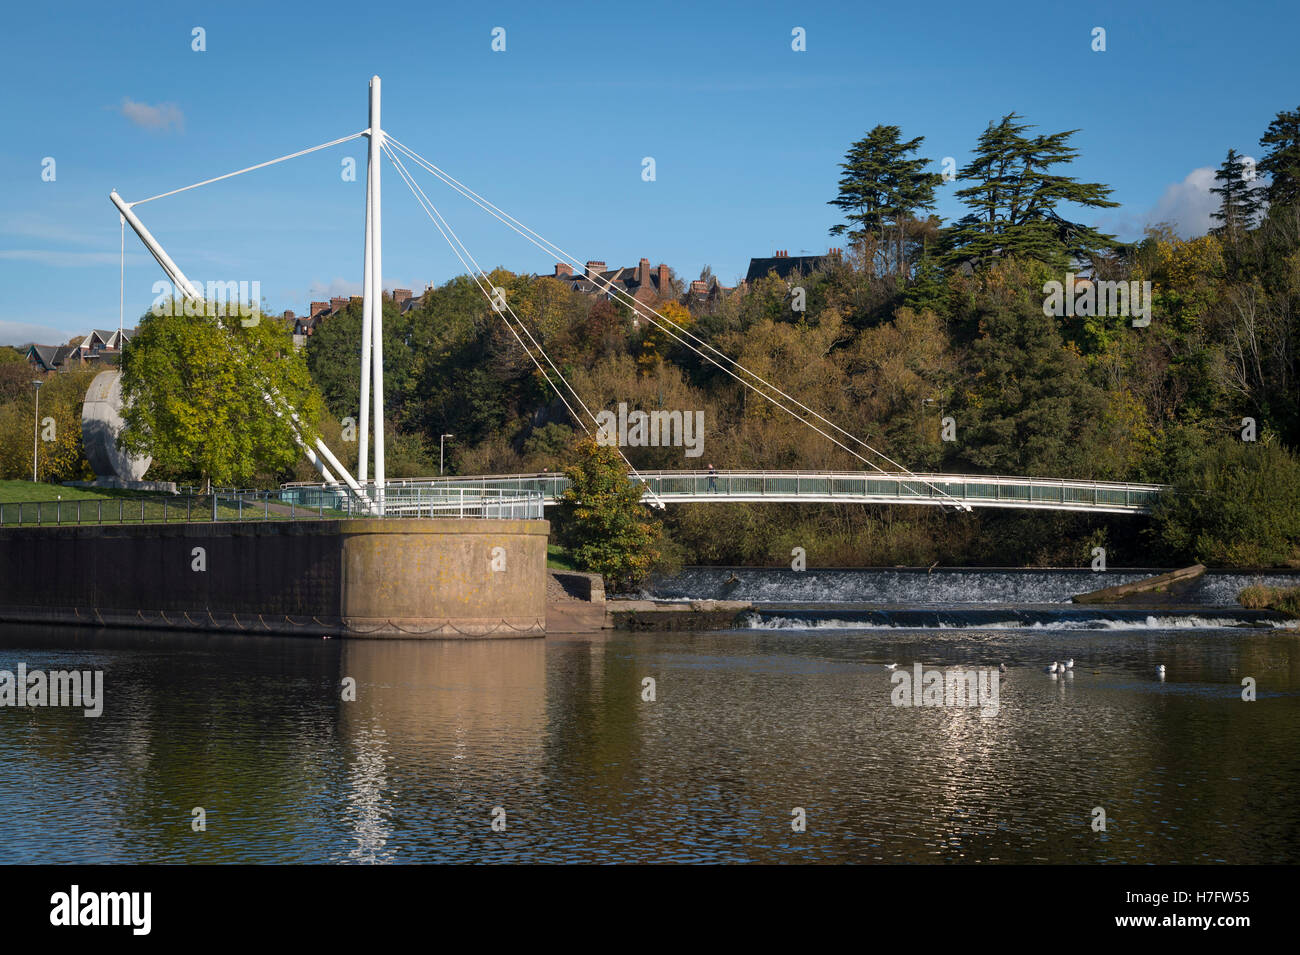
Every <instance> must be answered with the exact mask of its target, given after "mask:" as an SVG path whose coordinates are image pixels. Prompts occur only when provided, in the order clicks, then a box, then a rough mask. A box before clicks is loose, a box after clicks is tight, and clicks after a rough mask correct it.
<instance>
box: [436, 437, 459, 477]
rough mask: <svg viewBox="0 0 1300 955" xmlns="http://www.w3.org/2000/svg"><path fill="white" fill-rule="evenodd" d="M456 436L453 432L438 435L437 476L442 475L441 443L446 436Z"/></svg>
mask: <svg viewBox="0 0 1300 955" xmlns="http://www.w3.org/2000/svg"><path fill="white" fill-rule="evenodd" d="M454 437H456V436H455V435H454V434H443V435H439V436H438V477H442V443H443V442H444V441H445V440H446V439H447V438H454Z"/></svg>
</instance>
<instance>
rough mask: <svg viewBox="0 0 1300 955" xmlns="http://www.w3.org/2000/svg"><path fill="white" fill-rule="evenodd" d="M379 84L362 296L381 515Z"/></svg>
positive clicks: (374, 90) (374, 91) (374, 82)
mask: <svg viewBox="0 0 1300 955" xmlns="http://www.w3.org/2000/svg"><path fill="white" fill-rule="evenodd" d="M379 93H380V83H379V77H378V76H372V77H371V78H370V157H369V162H368V165H367V173H366V187H367V198H366V207H367V208H368V209H369V210H370V241H369V246H370V284H369V285H367V286H366V288H365V296H366V298H367V299H369V302H370V366H371V374H372V375H373V379H374V395H373V402H372V405H371V417H372V418H373V420H374V429H375V437H374V446H375V470H374V476H375V506H376V508H377V509H378V512H379V514H380V516H383V513H384V480H385V478H384V265H383V262H384V258H383V206H382V202H381V199H380V170H381V168H382V167H383V155H382V154H381V152H380V150H381V148H382V147H383V142H384V130H383V126H382V125H381V122H380V117H379Z"/></svg>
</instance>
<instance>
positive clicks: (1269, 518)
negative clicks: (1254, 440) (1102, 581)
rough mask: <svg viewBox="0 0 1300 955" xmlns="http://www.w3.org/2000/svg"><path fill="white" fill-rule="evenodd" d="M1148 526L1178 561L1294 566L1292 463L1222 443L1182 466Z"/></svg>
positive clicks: (1297, 546)
mask: <svg viewBox="0 0 1300 955" xmlns="http://www.w3.org/2000/svg"><path fill="white" fill-rule="evenodd" d="M1151 518H1152V531H1153V533H1154V534H1155V535H1156V537H1157V539H1158V540H1159V541H1160V542H1161V543H1162V544H1163V545H1164V546H1165V547H1166V548H1167V549H1168V550H1169V551H1170V552H1171V553H1172V554H1173V555H1174V556H1176V557H1178V558H1179V559H1181V560H1196V561H1199V562H1201V563H1205V564H1209V565H1211V566H1225V565H1226V566H1236V567H1268V566H1292V567H1295V566H1300V460H1297V459H1296V457H1295V455H1293V454H1291V453H1290V452H1288V451H1287V450H1286V449H1285V448H1283V447H1281V446H1280V445H1276V444H1274V445H1268V444H1249V443H1246V442H1243V441H1236V440H1231V439H1229V440H1227V441H1224V442H1222V443H1220V444H1218V445H1216V446H1213V447H1211V448H1209V449H1208V453H1203V454H1200V455H1198V456H1196V457H1193V458H1189V459H1187V460H1185V461H1184V462H1183V464H1182V466H1181V467H1180V469H1179V471H1178V472H1177V473H1176V474H1175V475H1174V490H1173V492H1172V493H1170V494H1166V495H1162V496H1161V499H1160V500H1159V501H1158V502H1157V503H1156V505H1155V506H1154V507H1153V508H1152V510H1151Z"/></svg>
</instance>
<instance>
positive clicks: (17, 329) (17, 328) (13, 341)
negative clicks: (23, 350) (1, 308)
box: [0, 319, 72, 345]
mask: <svg viewBox="0 0 1300 955" xmlns="http://www.w3.org/2000/svg"><path fill="white" fill-rule="evenodd" d="M71 337H72V333H71V332H66V331H60V330H59V329H57V328H51V327H50V326H49V325H33V324H31V323H29V322H6V321H5V320H4V319H0V345H30V344H32V342H35V343H36V344H38V345H61V344H63V343H64V342H66V341H67V340H68V339H69V338H71Z"/></svg>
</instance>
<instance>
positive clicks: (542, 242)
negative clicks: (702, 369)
mask: <svg viewBox="0 0 1300 955" xmlns="http://www.w3.org/2000/svg"><path fill="white" fill-rule="evenodd" d="M385 138H386V139H392V137H388V136H386V137H385ZM392 142H393V144H394V145H395V146H396V147H397V148H398V149H400V150H401V151H402V152H403V153H405V154H406V155H407V156H408V157H410V158H411V160H412V161H414V162H416V163H418V164H419V165H421V166H423V167H424V168H425V169H427V170H428V171H429V172H431V173H433V174H434V175H435V176H436V177H438V178H439V179H440V180H442V181H443V182H444V183H446V184H447V185H449V186H451V187H452V188H453V189H454V190H456V191H457V192H459V193H460V194H461V195H462V196H464V197H465V198H467V199H469V200H470V201H471V202H473V203H474V204H475V205H477V206H479V208H481V209H483V210H484V211H485V212H487V213H488V214H489V215H492V216H493V217H494V218H496V219H497V220H498V221H500V222H502V223H504V224H505V225H507V226H508V227H509V228H511V229H512V230H513V231H514V232H516V233H518V234H519V235H521V236H523V237H524V238H525V239H527V240H528V241H529V242H531V243H532V244H533V245H535V246H537V247H538V248H539V249H542V250H543V251H545V252H548V253H549V254H553V255H558V256H559V257H561V258H563V259H567V260H568V261H569V262H571V263H573V264H574V265H575V266H580V265H581V263H580V262H579V261H578V260H577V259H576V258H575V257H573V256H572V255H570V254H569V253H567V252H565V251H564V250H563V249H561V248H560V247H559V246H557V245H555V243H553V242H551V241H550V240H548V239H546V238H545V237H544V236H542V235H540V234H539V233H537V232H535V231H534V230H532V229H530V228H529V227H528V226H526V225H524V224H523V223H522V222H519V220H517V219H515V218H514V217H513V216H511V215H510V214H509V213H507V212H504V211H503V210H501V209H499V208H498V207H497V206H495V205H494V204H493V203H491V202H490V201H489V200H487V199H484V198H483V197H482V196H479V195H478V194H477V193H475V192H474V191H473V190H472V189H470V188H469V187H468V186H465V185H464V184H463V183H461V182H459V180H456V179H455V178H454V177H452V176H451V175H450V174H448V173H446V172H444V171H443V170H441V169H440V168H438V167H437V166H435V165H434V164H433V163H431V162H429V161H428V160H426V159H424V158H423V157H422V156H420V155H419V154H418V153H416V152H415V151H414V150H412V149H410V148H409V147H407V146H404V145H403V144H402V143H401V142H399V141H397V140H396V139H392ZM534 237H535V238H534ZM599 284H600V283H599V282H597V285H599ZM604 288H605V289H606V291H607V292H609V293H612V294H614V295H620V296H622V298H624V299H626V300H627V302H628V304H629V305H630V306H631V307H632V309H633V310H634V311H636V312H637V314H639V315H641V316H642V317H644V318H645V319H646V320H647V321H649V322H650V323H651V324H652V325H654V326H655V327H656V328H658V329H660V330H661V331H663V332H664V333H665V334H667V335H669V336H671V337H672V338H673V339H674V340H676V341H678V342H680V343H681V344H682V345H684V346H686V347H687V348H688V349H690V350H691V351H693V352H694V353H695V354H697V355H699V356H700V357H701V358H703V359H704V360H705V361H708V362H709V363H710V364H712V365H714V366H716V367H717V368H719V369H720V370H722V371H724V372H726V373H727V374H729V375H731V377H733V378H735V379H736V381H738V382H740V383H741V384H742V385H744V386H745V387H747V388H750V389H751V390H753V391H755V392H757V393H758V394H759V395H760V396H761V397H763V398H765V399H767V401H769V402H770V403H772V404H774V405H776V406H777V407H779V408H781V410H783V411H785V412H786V413H787V414H789V415H791V416H792V417H793V418H795V419H796V420H797V421H800V422H801V423H802V424H804V425H807V426H808V427H809V428H812V429H813V430H814V431H816V432H817V433H818V434H820V435H822V436H823V437H824V438H826V439H827V440H828V441H830V442H831V443H833V444H835V445H836V446H838V447H840V448H842V449H843V450H845V451H847V452H848V453H849V454H851V455H852V456H853V457H855V458H857V459H858V460H859V461H861V462H862V463H863V464H865V465H867V466H868V467H871V468H874V469H875V470H877V471H879V472H880V473H882V474H888V473H889V472H887V471H885V469H884V468H881V467H880V466H879V465H877V464H875V463H874V462H873V461H870V460H868V459H867V458H864V457H863V456H862V455H860V454H858V453H857V452H856V451H854V450H853V449H852V448H849V447H847V446H846V445H845V444H843V443H842V442H840V441H838V440H836V439H835V438H834V437H833V436H831V435H829V434H827V433H826V432H825V431H822V430H821V429H820V428H818V427H817V426H816V425H815V424H813V423H812V422H810V421H808V420H807V419H805V418H803V417H801V416H800V415H798V414H797V413H795V412H794V411H792V410H791V409H790V408H788V407H786V406H785V405H783V404H782V403H781V402H780V401H778V400H776V399H775V398H773V397H772V396H771V395H769V394H767V393H766V392H764V391H763V390H762V389H760V388H759V387H757V386H756V385H754V384H753V383H752V382H748V381H745V380H744V379H743V378H741V377H740V376H738V375H736V374H735V373H734V372H732V371H731V370H730V369H728V368H726V367H724V366H722V365H720V364H718V362H717V361H716V360H715V359H713V358H712V357H710V356H709V355H706V354H704V353H703V352H702V351H701V350H700V349H699V348H696V347H695V346H694V345H692V344H691V343H690V342H688V341H686V340H685V339H683V338H682V337H681V336H680V335H677V334H674V332H673V331H670V330H669V329H667V328H664V327H663V326H662V325H660V324H659V323H658V322H656V321H655V318H653V317H651V315H650V314H647V312H651V313H653V315H654V316H657V317H658V318H659V319H661V320H662V321H663V322H665V323H667V324H668V325H670V326H672V328H673V329H676V330H677V331H680V332H682V333H684V334H686V335H688V336H689V337H690V338H692V339H694V340H695V341H697V342H699V343H700V344H701V345H703V346H704V347H705V348H707V349H708V350H709V351H710V352H712V353H713V354H715V355H717V356H718V357H720V358H722V359H724V360H726V361H727V362H729V363H731V364H732V365H734V366H735V367H736V368H738V369H740V370H741V371H743V372H745V373H746V374H748V375H750V376H751V377H752V378H754V379H756V380H757V381H759V382H762V383H763V384H764V385H765V386H767V387H768V388H770V389H771V390H772V391H774V392H776V393H777V394H779V395H781V396H782V397H784V398H786V399H787V400H788V401H790V402H792V403H793V404H795V405H797V406H798V407H799V408H801V409H803V410H804V411H806V412H808V414H810V415H812V416H813V417H815V418H817V419H818V420H820V421H822V422H825V423H826V424H827V425H828V426H830V427H831V428H834V429H835V430H836V431H838V432H839V433H840V434H842V435H844V436H845V437H847V438H849V439H850V440H852V441H855V442H856V443H858V444H859V445H861V446H862V447H864V448H866V449H867V450H868V451H870V452H871V453H872V454H875V455H877V456H878V457H880V458H882V459H883V460H885V461H886V462H888V463H889V464H891V465H893V466H894V467H895V468H897V469H898V470H899V471H901V472H902V473H904V474H907V475H908V476H910V477H912V478H914V479H915V480H916V481H917V483H919V484H924V485H926V486H928V487H930V488H931V489H933V490H934V491H936V492H938V493H939V494H940V495H941V496H943V497H946V498H948V499H949V500H950V501H952V502H953V504H954V505H955V506H957V507H959V508H963V507H964V505H962V504H961V502H959V501H958V500H957V499H956V498H954V497H952V495H950V494H949V493H948V492H947V491H945V490H943V489H942V488H940V487H938V486H937V485H935V484H934V483H932V482H930V481H927V480H926V479H924V478H922V477H920V476H919V475H917V474H916V473H915V472H913V471H911V470H909V469H908V468H906V467H904V466H903V465H902V464H900V463H899V462H897V461H895V460H893V459H892V458H890V457H889V456H888V455H886V454H884V453H883V452H881V451H878V450H876V449H875V448H873V447H872V446H871V445H869V444H867V443H866V442H865V441H863V440H862V439H861V438H859V437H857V436H856V435H854V434H852V433H851V432H849V431H846V430H845V429H843V428H841V427H840V426H839V425H837V424H835V422H833V421H831V420H830V419H828V418H826V417H825V416H823V415H821V414H819V413H818V412H816V411H814V410H813V409H812V408H809V407H808V406H807V405H805V404H804V403H803V402H801V401H799V400H798V399H797V398H795V397H793V396H791V395H789V394H787V393H786V392H784V391H782V390H781V389H780V388H778V387H777V386H776V385H773V384H772V383H771V382H769V381H767V380H766V379H765V378H763V377H762V376H761V375H759V374H757V373H756V372H753V371H751V370H750V369H748V368H746V367H745V366H744V365H742V364H740V362H738V361H736V360H735V359H734V358H731V357H730V356H729V355H727V354H725V353H724V352H721V351H719V350H718V349H717V348H715V347H713V345H711V344H710V343H708V342H706V341H704V340H703V339H701V338H699V336H697V335H695V334H694V333H693V332H690V331H689V330H687V329H685V328H683V327H682V326H680V325H678V324H677V323H676V322H674V321H672V319H670V318H668V317H666V316H665V315H663V314H662V313H660V312H658V311H657V310H655V309H653V308H650V307H649V306H646V305H644V304H643V303H641V302H638V301H637V300H636V299H635V298H633V297H632V296H631V295H629V294H628V293H627V292H626V291H625V290H623V289H620V288H616V287H615V286H613V285H612V284H610V283H605V285H604Z"/></svg>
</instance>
